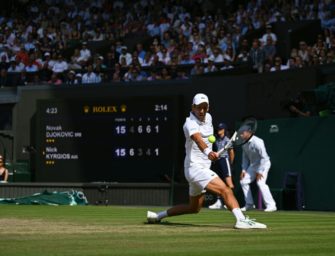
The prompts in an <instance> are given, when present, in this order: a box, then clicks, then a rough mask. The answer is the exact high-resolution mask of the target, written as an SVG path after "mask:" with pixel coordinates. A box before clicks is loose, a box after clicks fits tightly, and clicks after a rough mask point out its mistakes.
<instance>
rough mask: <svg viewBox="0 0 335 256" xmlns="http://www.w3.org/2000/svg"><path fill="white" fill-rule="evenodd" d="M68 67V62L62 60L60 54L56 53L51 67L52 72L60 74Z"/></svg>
mask: <svg viewBox="0 0 335 256" xmlns="http://www.w3.org/2000/svg"><path fill="white" fill-rule="evenodd" d="M68 68H69V65H68V63H67V62H66V61H65V60H64V58H63V55H62V54H58V58H57V60H56V62H55V64H54V65H53V67H52V72H54V73H58V74H62V73H64V72H65V71H67V70H68Z"/></svg>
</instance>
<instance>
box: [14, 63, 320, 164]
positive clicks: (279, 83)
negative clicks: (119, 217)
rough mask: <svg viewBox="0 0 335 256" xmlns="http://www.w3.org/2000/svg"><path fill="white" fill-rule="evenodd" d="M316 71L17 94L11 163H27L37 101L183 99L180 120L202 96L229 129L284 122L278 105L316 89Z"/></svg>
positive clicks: (29, 90)
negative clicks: (250, 119) (252, 121)
mask: <svg viewBox="0 0 335 256" xmlns="http://www.w3.org/2000/svg"><path fill="white" fill-rule="evenodd" d="M317 79H318V76H317V71H316V70H315V69H313V68H307V69H301V70H296V71H291V70H288V71H285V72H278V73H277V72H273V73H269V74H262V75H259V74H252V75H245V76H224V77H222V76H219V75H217V76H211V77H205V76H203V77H195V78H194V79H192V80H187V81H166V82H159V83H156V82H151V83H129V84H128V83H127V84H125V83H121V84H105V85H97V86H80V87H49V86H28V87H20V88H19V89H18V90H19V91H18V97H19V100H18V103H17V104H16V105H15V107H14V111H13V112H14V114H13V116H14V117H13V132H14V149H13V151H14V152H13V154H12V156H13V159H14V160H17V159H25V158H27V157H28V156H27V154H25V153H22V148H23V147H25V146H27V145H31V143H32V141H31V137H33V134H31V133H33V132H34V131H33V130H31V125H32V124H33V123H32V118H33V117H34V114H35V111H36V100H38V99H48V98H56V99H75V98H108V97H127V96H161V95H177V96H181V97H182V99H183V101H182V108H181V110H182V112H183V113H182V114H181V116H184V117H186V115H188V112H189V110H190V107H191V102H192V98H193V96H194V94H196V93H198V92H203V93H206V94H207V95H208V96H209V98H210V112H211V114H212V116H213V120H214V124H217V123H218V122H220V121H225V122H227V123H228V125H229V126H231V127H232V126H233V125H234V124H235V122H236V121H238V120H240V119H241V118H243V117H244V116H247V115H255V116H256V117H258V118H261V119H263V118H275V117H287V116H288V113H287V111H286V110H284V109H283V107H282V106H281V104H282V102H283V101H285V100H287V99H289V98H290V97H292V96H294V95H295V94H296V93H297V92H299V91H302V90H310V89H313V88H314V87H315V85H316V84H317Z"/></svg>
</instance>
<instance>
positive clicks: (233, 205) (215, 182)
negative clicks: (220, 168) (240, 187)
mask: <svg viewBox="0 0 335 256" xmlns="http://www.w3.org/2000/svg"><path fill="white" fill-rule="evenodd" d="M206 189H207V190H209V191H211V192H213V193H216V194H218V195H220V196H222V197H223V198H224V200H225V202H226V205H227V207H228V209H229V210H231V211H232V213H233V214H234V216H235V218H236V224H235V228H238V229H254V228H255V229H258V228H261V229H263V228H266V225H264V224H262V223H258V222H255V221H253V220H250V219H249V218H246V217H245V216H244V214H243V213H242V211H241V209H240V206H239V204H238V202H237V200H236V198H235V196H234V193H233V191H232V190H231V188H229V187H228V186H227V185H226V184H225V183H224V182H223V181H222V180H221V179H220V178H219V177H215V178H213V179H212V180H211V181H210V182H209V183H208V185H207V186H206Z"/></svg>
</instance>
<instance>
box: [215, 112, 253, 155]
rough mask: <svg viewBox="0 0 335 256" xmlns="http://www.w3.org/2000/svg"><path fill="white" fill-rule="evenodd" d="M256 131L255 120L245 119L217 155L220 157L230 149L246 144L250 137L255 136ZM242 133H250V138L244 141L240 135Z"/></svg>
mask: <svg viewBox="0 0 335 256" xmlns="http://www.w3.org/2000/svg"><path fill="white" fill-rule="evenodd" d="M256 129H257V120H256V119H255V118H248V119H246V120H245V121H244V122H243V123H242V124H241V126H240V127H239V128H238V130H237V131H235V132H234V134H233V136H231V138H230V140H229V141H228V142H227V144H226V145H225V146H224V147H223V148H221V149H220V150H219V151H218V152H217V153H218V154H219V155H220V154H222V153H223V152H225V151H227V150H228V149H230V148H234V147H237V146H242V145H243V144H245V143H247V142H248V141H249V140H250V139H251V138H252V136H253V135H254V134H255V132H256ZM244 131H249V132H250V133H251V136H250V137H249V138H247V139H244V138H243V137H242V136H241V134H242V133H243V132H244Z"/></svg>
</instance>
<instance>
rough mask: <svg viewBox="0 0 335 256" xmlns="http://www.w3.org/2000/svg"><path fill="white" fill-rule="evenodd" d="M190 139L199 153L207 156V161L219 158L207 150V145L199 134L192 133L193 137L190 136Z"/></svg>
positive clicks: (216, 154)
mask: <svg viewBox="0 0 335 256" xmlns="http://www.w3.org/2000/svg"><path fill="white" fill-rule="evenodd" d="M191 139H192V140H193V141H194V142H195V143H196V144H197V145H198V147H199V149H200V150H201V152H203V153H204V154H206V155H207V156H208V159H210V160H211V161H215V160H217V159H218V158H219V155H218V153H216V152H214V151H212V150H211V149H210V148H208V146H207V144H206V143H205V142H204V140H203V139H202V137H201V135H200V133H194V134H193V135H191Z"/></svg>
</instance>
